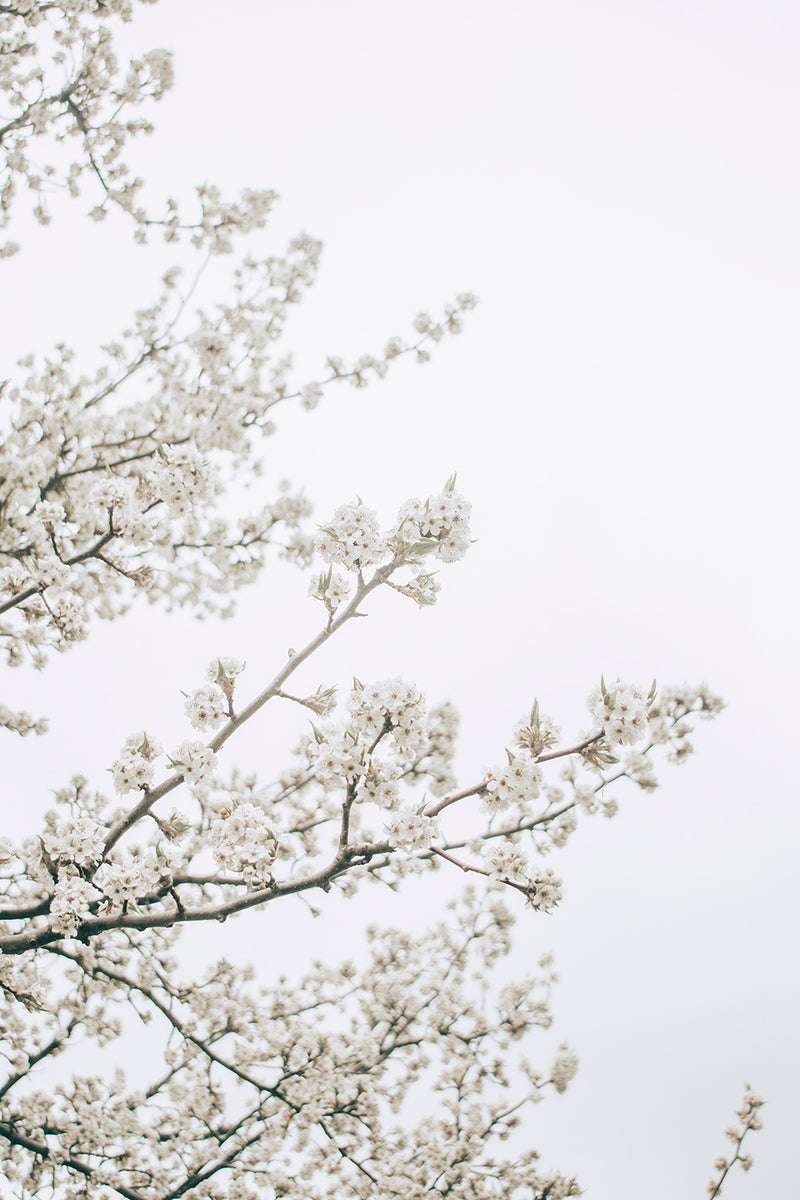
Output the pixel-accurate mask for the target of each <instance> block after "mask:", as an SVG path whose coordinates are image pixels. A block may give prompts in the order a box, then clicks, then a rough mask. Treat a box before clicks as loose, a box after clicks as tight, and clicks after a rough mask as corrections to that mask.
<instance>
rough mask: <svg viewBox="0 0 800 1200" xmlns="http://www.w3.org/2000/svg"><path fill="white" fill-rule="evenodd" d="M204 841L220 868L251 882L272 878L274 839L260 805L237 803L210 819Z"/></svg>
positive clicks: (274, 836) (273, 833)
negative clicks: (211, 820)
mask: <svg viewBox="0 0 800 1200" xmlns="http://www.w3.org/2000/svg"><path fill="white" fill-rule="evenodd" d="M208 842H209V845H210V846H211V849H212V850H213V852H214V858H215V859H216V861H217V863H218V864H219V866H220V867H222V869H223V870H227V871H235V872H236V873H237V874H241V875H242V876H243V877H244V878H245V879H246V880H247V881H248V883H252V884H253V885H257V884H263V883H266V882H268V881H269V880H270V879H271V878H272V872H271V869H270V868H271V867H272V864H273V863H274V862H275V855H276V854H277V850H278V839H277V837H276V834H275V831H274V830H273V829H272V827H271V825H270V824H269V821H268V819H267V815H266V813H265V812H264V810H263V809H261V808H256V806H255V805H253V804H238V805H237V806H236V807H235V808H234V809H233V811H232V812H230V813H228V814H227V815H226V816H224V817H220V818H218V819H217V820H215V821H213V822H212V824H211V828H210V829H209V832H208Z"/></svg>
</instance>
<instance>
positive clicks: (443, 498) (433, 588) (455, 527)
mask: <svg viewBox="0 0 800 1200" xmlns="http://www.w3.org/2000/svg"><path fill="white" fill-rule="evenodd" d="M470 508H471V506H470V503H469V501H468V500H465V499H464V497H463V496H462V495H461V493H460V492H457V491H456V490H455V477H454V476H453V477H452V478H451V479H449V480H448V481H447V483H446V484H445V486H444V488H443V489H442V491H441V492H438V493H437V494H436V495H431V496H428V498H427V499H426V500H420V499H412V500H408V501H406V503H405V504H403V505H402V507H401V508H400V511H399V513H398V516H397V520H396V522H395V525H394V527H393V528H392V529H391V530H390V531H388V532H383V531H382V530H381V528H380V525H379V523H378V518H377V515H376V513H375V511H374V510H373V509H371V508H368V507H367V506H366V505H365V504H364V502H363V501H362V500H360V499H359V500H356V501H354V502H353V503H350V504H342V505H340V506H339V508H337V510H336V512H335V513H334V515H333V518H332V520H331V521H329V522H328V524H327V525H322V526H320V529H319V532H318V534H317V536H316V539H315V543H314V545H315V549H316V551H317V553H318V554H319V555H320V556H321V557H322V558H323V559H324V561H325V562H327V563H329V564H331V565H334V564H338V565H340V566H343V567H345V569H346V570H348V571H357V572H362V571H363V570H364V568H365V567H368V566H374V565H377V564H379V563H382V562H384V561H385V560H387V559H390V560H393V561H394V562H397V563H399V562H408V563H409V564H410V565H411V566H412V567H413V569H414V574H413V575H412V578H411V579H410V581H408V582H407V583H405V584H399V585H398V584H395V585H393V586H395V587H397V588H398V590H400V591H404V592H406V593H407V594H408V595H410V596H412V597H413V598H414V599H415V600H416V601H417V603H418V604H420V605H426V604H433V603H435V600H436V593H437V591H438V590H439V588H438V584H437V583H436V582H435V581H434V577H433V574H432V573H431V572H429V571H426V570H425V569H424V567H423V566H422V565H421V563H420V560H421V559H422V558H424V557H425V556H427V555H432V556H433V557H434V558H438V559H440V560H441V561H442V562H456V561H457V560H458V559H460V558H463V556H464V555H465V554H466V552H467V550H468V549H469V546H470V542H471V540H470V527H469V514H470ZM337 578H339V577H337ZM334 586H335V588H336V589H337V590H341V584H340V583H337V584H336V585H334V584H333V575H332V573H331V572H328V574H327V575H323V576H317V577H316V580H315V582H314V583H313V585H312V588H313V590H312V594H317V593H319V594H320V598H324V596H325V594H326V593H329V592H330V589H331V587H334ZM328 603H333V601H332V600H331V599H329V600H328ZM333 607H336V605H335V604H333Z"/></svg>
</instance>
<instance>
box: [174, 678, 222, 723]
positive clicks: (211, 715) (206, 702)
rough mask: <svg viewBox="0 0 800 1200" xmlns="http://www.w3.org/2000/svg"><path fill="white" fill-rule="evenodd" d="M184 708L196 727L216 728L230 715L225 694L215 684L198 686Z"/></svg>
mask: <svg viewBox="0 0 800 1200" xmlns="http://www.w3.org/2000/svg"><path fill="white" fill-rule="evenodd" d="M184 708H185V709H186V715H187V717H188V718H189V720H190V721H191V723H192V725H193V726H194V728H195V729H216V728H217V726H219V725H221V724H222V722H223V721H224V720H225V718H226V716H227V715H228V704H227V701H226V699H225V695H224V693H223V692H222V690H221V689H220V688H218V687H217V686H216V685H215V684H206V685H204V686H203V687H200V688H197V689H196V690H195V691H194V692H192V694H191V695H190V696H188V697H187V700H186V704H185V705H184Z"/></svg>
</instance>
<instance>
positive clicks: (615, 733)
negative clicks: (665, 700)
mask: <svg viewBox="0 0 800 1200" xmlns="http://www.w3.org/2000/svg"><path fill="white" fill-rule="evenodd" d="M654 689H655V685H654V687H653V689H651V692H650V695H649V696H648V695H646V694H645V693H644V692H642V691H640V690H639V689H638V688H637V687H634V686H633V684H630V683H621V682H620V681H619V679H618V680H617V682H616V684H615V685H614V687H613V689H612V690H611V691H609V690H608V689H607V687H606V685H605V682H604V681H603V680H601V681H600V687H599V688H595V689H594V690H593V691H592V692H590V693H589V699H588V701H587V704H588V708H589V712H590V713H591V715H592V717H593V719H594V721H595V722H596V724H597V725H598V726H599V727H600V728H601V729H602V730H603V734H604V735H605V738H606V741H608V742H609V743H610V744H611V745H612V746H632V745H634V744H635V743H636V742H640V741H642V739H643V738H644V737H645V736H646V734H647V726H648V713H649V707H650V703H651V702H652V700H653V698H654V696H655V690H654Z"/></svg>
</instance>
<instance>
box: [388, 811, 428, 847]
mask: <svg viewBox="0 0 800 1200" xmlns="http://www.w3.org/2000/svg"><path fill="white" fill-rule="evenodd" d="M385 828H386V837H387V838H388V840H389V842H390V843H391V844H392V845H393V846H395V847H396V848H397V849H398V850H406V851H409V852H413V851H415V850H426V849H427V848H428V847H429V846H430V844H431V842H432V841H433V840H434V838H438V836H439V818H438V817H426V816H425V815H424V814H423V813H418V812H415V811H414V810H413V809H412V808H401V809H400V810H399V811H398V812H394V813H392V814H391V815H390V816H389V817H387V819H386V826H385Z"/></svg>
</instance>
